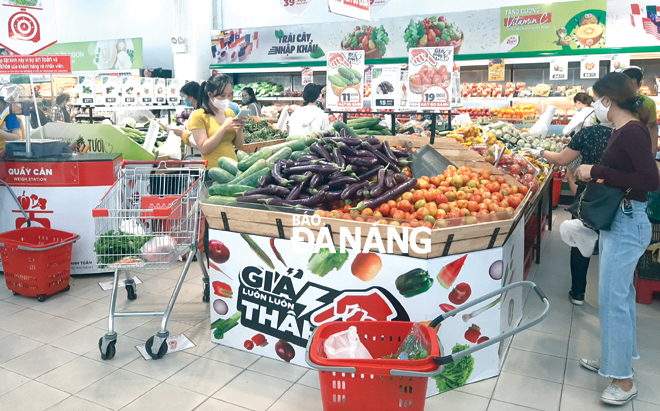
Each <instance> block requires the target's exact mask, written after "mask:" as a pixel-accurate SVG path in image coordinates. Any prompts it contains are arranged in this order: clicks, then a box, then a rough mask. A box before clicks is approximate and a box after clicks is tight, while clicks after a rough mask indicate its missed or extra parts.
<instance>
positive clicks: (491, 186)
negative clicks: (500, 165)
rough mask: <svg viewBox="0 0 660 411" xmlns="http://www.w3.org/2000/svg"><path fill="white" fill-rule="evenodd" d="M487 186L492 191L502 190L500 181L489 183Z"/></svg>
mask: <svg viewBox="0 0 660 411" xmlns="http://www.w3.org/2000/svg"><path fill="white" fill-rule="evenodd" d="M486 188H487V189H488V191H490V192H491V193H495V192H497V191H500V189H501V187H500V183H498V182H493V183H490V184H488V185H487V186H486Z"/></svg>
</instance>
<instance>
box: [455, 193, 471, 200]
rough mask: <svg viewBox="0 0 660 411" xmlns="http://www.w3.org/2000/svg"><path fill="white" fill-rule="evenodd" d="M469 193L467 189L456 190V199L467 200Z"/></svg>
mask: <svg viewBox="0 0 660 411" xmlns="http://www.w3.org/2000/svg"><path fill="white" fill-rule="evenodd" d="M467 197H468V195H467V193H466V192H465V191H457V192H456V199H457V200H467Z"/></svg>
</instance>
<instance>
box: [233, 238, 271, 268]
mask: <svg viewBox="0 0 660 411" xmlns="http://www.w3.org/2000/svg"><path fill="white" fill-rule="evenodd" d="M241 237H243V240H245V242H246V243H248V245H249V246H250V248H251V249H252V251H254V253H255V254H256V255H257V256H258V257H259V258H261V261H263V262H264V263H266V265H267V266H268V267H270V269H271V270H274V269H275V266H274V265H273V261H272V260H271V259H270V257H268V255H267V254H266V253H265V252H264V250H262V249H261V247H259V245H258V244H257V243H255V242H254V240H253V239H251V238H250V236H249V235H247V234H241Z"/></svg>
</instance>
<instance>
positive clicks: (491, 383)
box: [456, 377, 497, 398]
mask: <svg viewBox="0 0 660 411" xmlns="http://www.w3.org/2000/svg"><path fill="white" fill-rule="evenodd" d="M496 384H497V377H493V378H489V379H487V380H483V381H479V382H473V383H471V384H467V385H463V386H461V387H458V388H456V391H460V392H464V393H466V394H472V395H478V396H479V397H485V398H490V397H492V396H493V391H494V390H495V385H496Z"/></svg>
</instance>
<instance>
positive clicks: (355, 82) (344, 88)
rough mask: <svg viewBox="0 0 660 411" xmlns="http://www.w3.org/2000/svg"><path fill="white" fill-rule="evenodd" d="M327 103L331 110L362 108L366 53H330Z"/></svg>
mask: <svg viewBox="0 0 660 411" xmlns="http://www.w3.org/2000/svg"><path fill="white" fill-rule="evenodd" d="M327 76H328V77H327V85H326V90H327V94H326V102H327V105H328V107H329V108H362V106H363V101H362V91H361V90H362V86H363V84H364V51H362V50H360V51H337V52H330V53H328V70H327Z"/></svg>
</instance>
